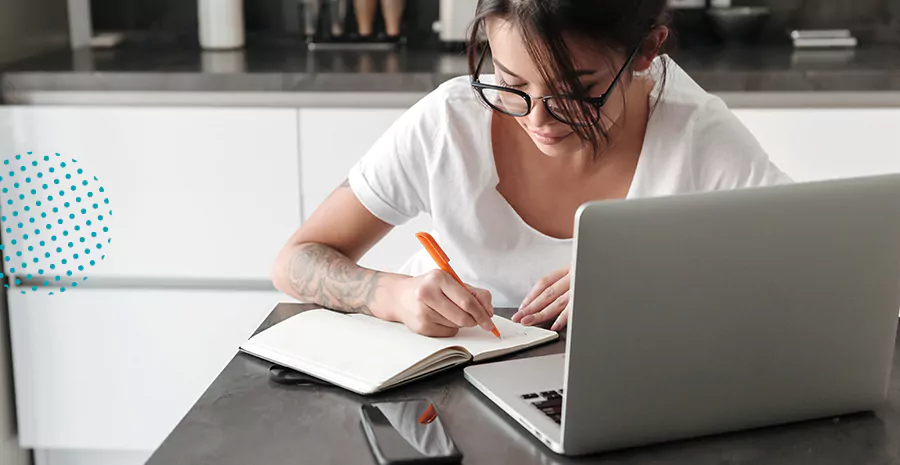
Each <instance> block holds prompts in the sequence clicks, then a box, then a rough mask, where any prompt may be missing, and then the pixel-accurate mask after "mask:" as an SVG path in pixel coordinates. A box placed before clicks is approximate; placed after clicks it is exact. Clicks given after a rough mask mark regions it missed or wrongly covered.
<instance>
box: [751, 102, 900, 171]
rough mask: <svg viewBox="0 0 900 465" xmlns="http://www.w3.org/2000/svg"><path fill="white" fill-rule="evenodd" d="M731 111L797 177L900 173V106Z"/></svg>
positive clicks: (782, 165) (773, 158)
mask: <svg viewBox="0 0 900 465" xmlns="http://www.w3.org/2000/svg"><path fill="white" fill-rule="evenodd" d="M735 114H736V115H737V116H738V118H740V120H741V121H743V123H744V124H745V125H746V126H747V127H748V128H749V129H750V131H751V132H752V133H753V134H754V135H755V136H756V138H757V139H758V140H759V142H760V144H762V146H763V148H764V149H765V150H766V151H767V152H768V153H769V156H770V157H771V159H772V161H774V162H775V163H776V164H777V165H778V166H779V167H780V168H781V169H782V170H784V171H785V172H786V173H788V174H789V175H790V176H791V177H793V178H794V180H796V181H815V180H825V179H837V178H847V177H855V176H866V175H874V174H885V173H896V172H900V109H753V110H750V109H747V110H735Z"/></svg>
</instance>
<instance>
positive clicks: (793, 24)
mask: <svg viewBox="0 0 900 465" xmlns="http://www.w3.org/2000/svg"><path fill="white" fill-rule="evenodd" d="M732 4H733V5H750V6H768V7H769V8H771V10H772V19H771V20H770V21H769V25H768V30H769V31H768V32H769V35H770V36H771V35H772V34H783V33H785V31H790V30H792V29H850V30H851V31H853V33H854V35H855V36H856V37H857V38H858V39H860V40H862V41H865V42H879V43H900V0H734V1H733V2H732Z"/></svg>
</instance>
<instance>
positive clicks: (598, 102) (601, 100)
mask: <svg viewBox="0 0 900 465" xmlns="http://www.w3.org/2000/svg"><path fill="white" fill-rule="evenodd" d="M643 45H644V40H641V42H640V43H639V44H638V45H637V47H635V48H634V51H633V52H631V55H630V56H629V57H628V60H626V61H625V64H624V65H623V66H622V69H620V70H619V73H618V74H616V77H615V78H614V79H613V80H612V82H611V83H610V84H609V88H607V89H606V92H604V93H602V94H601V95H600V96H599V97H585V98H578V97H567V96H562V97H560V96H555V95H545V96H543V97H532V96H531V95H529V94H528V93H526V92H524V91H521V90H519V89H513V88H511V87H504V86H498V85H494V84H485V83H483V82H481V81H479V80H478V78H479V76H480V75H481V67H482V66H483V65H484V58H485V57H486V56H487V51H488V49H489V48H490V47H489V46H486V47H484V50H482V51H481V57H480V58H478V65H477V66H475V72H474V73H473V74H472V78H471V80H470V84H471V85H472V88H473V89H475V91H476V92H478V95H480V96H481V99H482V100H484V102H485V103H486V104H487V105H488V106H490V107H491V108H492V109H494V110H497V111H499V112H501V113H503V114H506V115H509V116H512V117H514V118H524V117H526V116H528V115H529V114H531V112H532V111H533V110H534V100H535V99H539V100H541V101H542V102H543V103H544V108H545V109H546V110H547V113H548V114H550V116H552V117H553V118H554V119H555V120H557V121H559V122H560V123H563V124H567V125H570V126H576V125H577V123H570V122H568V121H563V120H562V118H560V117H559V116H556V114H555V113H554V112H553V110H551V109H550V104H549V103H547V101H548V100H552V99H554V98H566V99H570V100H576V101H579V102H584V103H587V104H589V105H594V106H596V107H597V110H599V109H600V108H603V106H604V105H606V101H607V100H609V97H610V95H612V92H613V90H615V87H616V85H617V84H618V83H619V81H620V80H621V78H622V75H623V74H625V70H626V69H628V67H629V66H631V62H632V61H634V58H635V57H636V56H637V54H638V52H640V51H641V47H643ZM484 89H490V90H496V91H498V92H512V93H514V94H516V95H518V96H520V97H522V98H523V99H525V102H526V103H527V104H528V109H527V110H526V111H525V113H522V114H521V115H519V114H513V113H509V112H507V111H505V110H501V109H499V108H497V107H496V106H494V105H493V104H492V103H491V102H490V100H488V98H487V97H485V95H484ZM599 119H600V112H599V111H597V119H596V120H594V121H592V122H591V123H590V124H595V123H596V122H597V121H598V120H599Z"/></svg>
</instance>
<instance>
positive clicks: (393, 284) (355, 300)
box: [272, 181, 493, 336]
mask: <svg viewBox="0 0 900 465" xmlns="http://www.w3.org/2000/svg"><path fill="white" fill-rule="evenodd" d="M391 229H392V226H391V225H389V224H387V223H385V222H383V221H381V220H380V219H378V218H376V217H375V216H374V215H373V214H372V213H371V212H369V210H368V209H366V207H365V206H364V205H363V204H362V203H361V202H360V201H359V200H358V199H357V198H356V196H355V195H354V193H353V192H352V191H351V189H350V187H349V185H348V183H347V182H346V181H345V182H344V183H343V184H341V186H340V187H338V188H337V189H336V190H335V191H334V192H333V193H332V194H331V195H330V196H329V197H328V198H327V199H326V200H325V202H323V203H322V205H320V206H319V208H318V209H316V211H315V212H313V214H312V215H311V216H310V218H309V219H308V220H306V221H305V222H304V223H303V225H302V226H301V227H300V228H299V229H298V230H297V231H296V232H295V233H294V234H293V235H292V236H291V238H290V239H289V240H288V242H287V244H285V246H284V247H283V248H282V250H281V252H280V253H279V254H278V258H277V259H276V261H275V265H274V269H273V271H272V274H273V282H274V284H275V287H276V288H277V289H278V290H279V291H281V292H284V293H286V294H288V295H290V296H292V297H294V298H296V299H297V300H300V301H302V302H311V303H315V304H318V305H321V306H323V307H326V308H330V309H334V310H340V311H345V312H354V313H364V314H368V315H373V316H375V317H378V318H380V319H383V320H388V321H397V322H402V323H404V324H405V325H406V326H407V327H409V328H410V329H411V330H413V331H415V332H418V333H421V334H425V335H429V336H452V335H455V334H456V332H457V331H458V329H459V328H461V327H471V326H475V325H476V324H478V325H480V326H482V327H484V328H485V329H488V330H489V329H490V328H492V327H493V326H492V325H493V323H491V322H490V316H491V315H493V308H492V307H491V303H490V294H489V293H488V292H487V291H485V290H481V289H475V288H472V289H473V291H474V292H475V296H472V294H470V293H469V292H467V291H466V289H465V288H464V287H462V286H460V285H459V284H458V283H457V282H456V281H454V280H453V279H452V278H451V277H450V276H449V275H447V274H446V273H444V272H442V271H434V272H430V273H427V274H425V275H423V276H419V277H410V276H404V275H398V274H394V273H385V272H381V271H375V270H370V269H367V268H363V267H360V266H358V265H357V264H356V262H357V261H358V260H359V259H360V258H361V257H362V256H363V255H364V254H365V253H366V252H368V250H369V249H371V248H372V246H374V245H375V244H376V243H378V241H380V240H381V239H382V238H383V237H384V236H385V235H386V234H387V233H388V232H390V230H391ZM485 310H487V313H485Z"/></svg>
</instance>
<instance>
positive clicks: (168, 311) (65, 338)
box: [9, 289, 279, 451]
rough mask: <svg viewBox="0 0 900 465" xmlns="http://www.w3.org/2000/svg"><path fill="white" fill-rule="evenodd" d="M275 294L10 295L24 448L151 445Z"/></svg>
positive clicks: (273, 301) (252, 326)
mask: <svg viewBox="0 0 900 465" xmlns="http://www.w3.org/2000/svg"><path fill="white" fill-rule="evenodd" d="M278 299H279V294H278V293H277V292H275V291H259V292H254V291H241V292H237V291H233V292H228V291H215V292H214V291H137V290H99V289H98V290H94V289H78V290H73V291H72V292H67V293H64V294H58V295H54V296H48V295H45V294H35V293H28V294H26V295H22V294H19V293H17V292H10V293H9V308H10V330H11V331H10V334H11V336H12V352H13V367H14V379H15V387H16V407H17V414H18V420H19V438H20V441H21V443H22V445H23V446H24V447H29V448H35V449H102V450H146V451H149V450H154V449H155V448H156V447H157V446H158V445H159V444H160V443H161V442H162V441H163V439H165V437H166V436H167V435H168V434H169V432H171V430H172V429H173V428H174V427H175V425H176V424H177V423H178V422H179V421H180V420H181V418H182V417H183V416H184V415H185V414H186V413H187V412H188V410H189V409H190V408H191V406H192V405H193V404H194V402H196V400H197V399H198V398H199V397H200V395H201V394H202V393H203V392H204V391H205V390H206V388H207V387H208V386H209V384H210V383H211V382H212V381H213V379H215V377H216V376H217V375H218V374H219V372H220V371H221V370H222V368H224V367H225V365H226V364H227V363H228V361H229V360H230V359H231V357H232V356H234V354H235V352H236V350H237V348H238V346H239V345H240V344H241V343H243V342H244V341H245V340H246V338H247V337H249V336H250V334H251V333H252V332H253V330H254V329H256V327H257V326H258V325H259V323H260V322H261V321H262V320H263V319H264V318H265V316H266V315H268V313H269V312H270V311H271V310H272V309H273V308H274V306H275V304H276V303H277V301H278Z"/></svg>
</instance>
